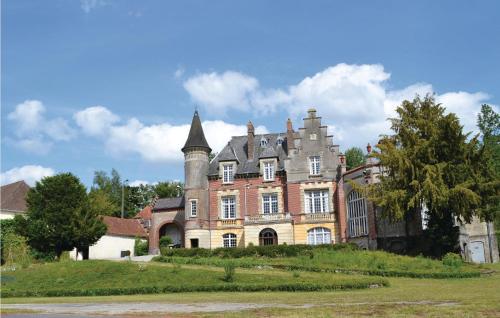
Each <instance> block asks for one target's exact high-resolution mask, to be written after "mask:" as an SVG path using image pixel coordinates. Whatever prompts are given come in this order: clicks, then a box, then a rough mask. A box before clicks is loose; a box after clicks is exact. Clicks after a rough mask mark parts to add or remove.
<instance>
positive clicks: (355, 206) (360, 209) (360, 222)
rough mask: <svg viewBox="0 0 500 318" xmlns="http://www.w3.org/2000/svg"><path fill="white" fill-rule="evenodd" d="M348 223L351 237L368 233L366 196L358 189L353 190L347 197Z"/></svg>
mask: <svg viewBox="0 0 500 318" xmlns="http://www.w3.org/2000/svg"><path fill="white" fill-rule="evenodd" d="M347 223H348V224H349V236H350V237H356V236H363V235H368V216H367V213H366V203H365V198H363V197H362V196H361V194H359V193H358V192H356V191H351V193H349V196H348V197H347Z"/></svg>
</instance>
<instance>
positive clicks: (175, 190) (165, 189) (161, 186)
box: [154, 181, 184, 198]
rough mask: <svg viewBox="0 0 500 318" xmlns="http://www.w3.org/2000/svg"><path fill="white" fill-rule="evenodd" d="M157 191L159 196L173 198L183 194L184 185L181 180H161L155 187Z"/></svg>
mask: <svg viewBox="0 0 500 318" xmlns="http://www.w3.org/2000/svg"><path fill="white" fill-rule="evenodd" d="M154 190H155V193H156V195H157V196H158V197H159V198H173V197H178V196H182V194H183V193H184V185H183V184H182V183H181V182H170V181H165V182H159V183H158V184H156V185H155V187H154Z"/></svg>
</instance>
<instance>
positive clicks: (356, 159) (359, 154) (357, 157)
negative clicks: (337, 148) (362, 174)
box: [345, 147, 365, 170]
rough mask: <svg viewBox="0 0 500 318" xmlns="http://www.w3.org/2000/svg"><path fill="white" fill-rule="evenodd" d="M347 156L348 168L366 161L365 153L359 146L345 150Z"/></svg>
mask: <svg viewBox="0 0 500 318" xmlns="http://www.w3.org/2000/svg"><path fill="white" fill-rule="evenodd" d="M345 157H346V168H347V170H351V169H354V168H356V167H359V166H361V165H363V164H364V163H365V155H364V154H363V150H361V148H358V147H352V148H349V149H347V151H346V152H345Z"/></svg>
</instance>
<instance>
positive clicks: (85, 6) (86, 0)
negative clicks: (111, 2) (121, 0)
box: [80, 0, 106, 13]
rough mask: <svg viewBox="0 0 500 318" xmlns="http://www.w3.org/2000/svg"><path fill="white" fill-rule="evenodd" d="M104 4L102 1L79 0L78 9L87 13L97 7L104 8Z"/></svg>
mask: <svg viewBox="0 0 500 318" xmlns="http://www.w3.org/2000/svg"><path fill="white" fill-rule="evenodd" d="M105 5H106V2H105V1H103V0H80V7H81V8H82V10H83V11H85V13H89V12H90V11H92V10H93V9H95V8H97V7H102V6H105Z"/></svg>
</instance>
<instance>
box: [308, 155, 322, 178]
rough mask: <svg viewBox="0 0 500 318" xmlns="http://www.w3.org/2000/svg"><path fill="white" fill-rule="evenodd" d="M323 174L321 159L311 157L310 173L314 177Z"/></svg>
mask: <svg viewBox="0 0 500 318" xmlns="http://www.w3.org/2000/svg"><path fill="white" fill-rule="evenodd" d="M320 172H321V157H320V156H311V157H309V173H310V174H311V175H313V176H317V175H319V174H320Z"/></svg>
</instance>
